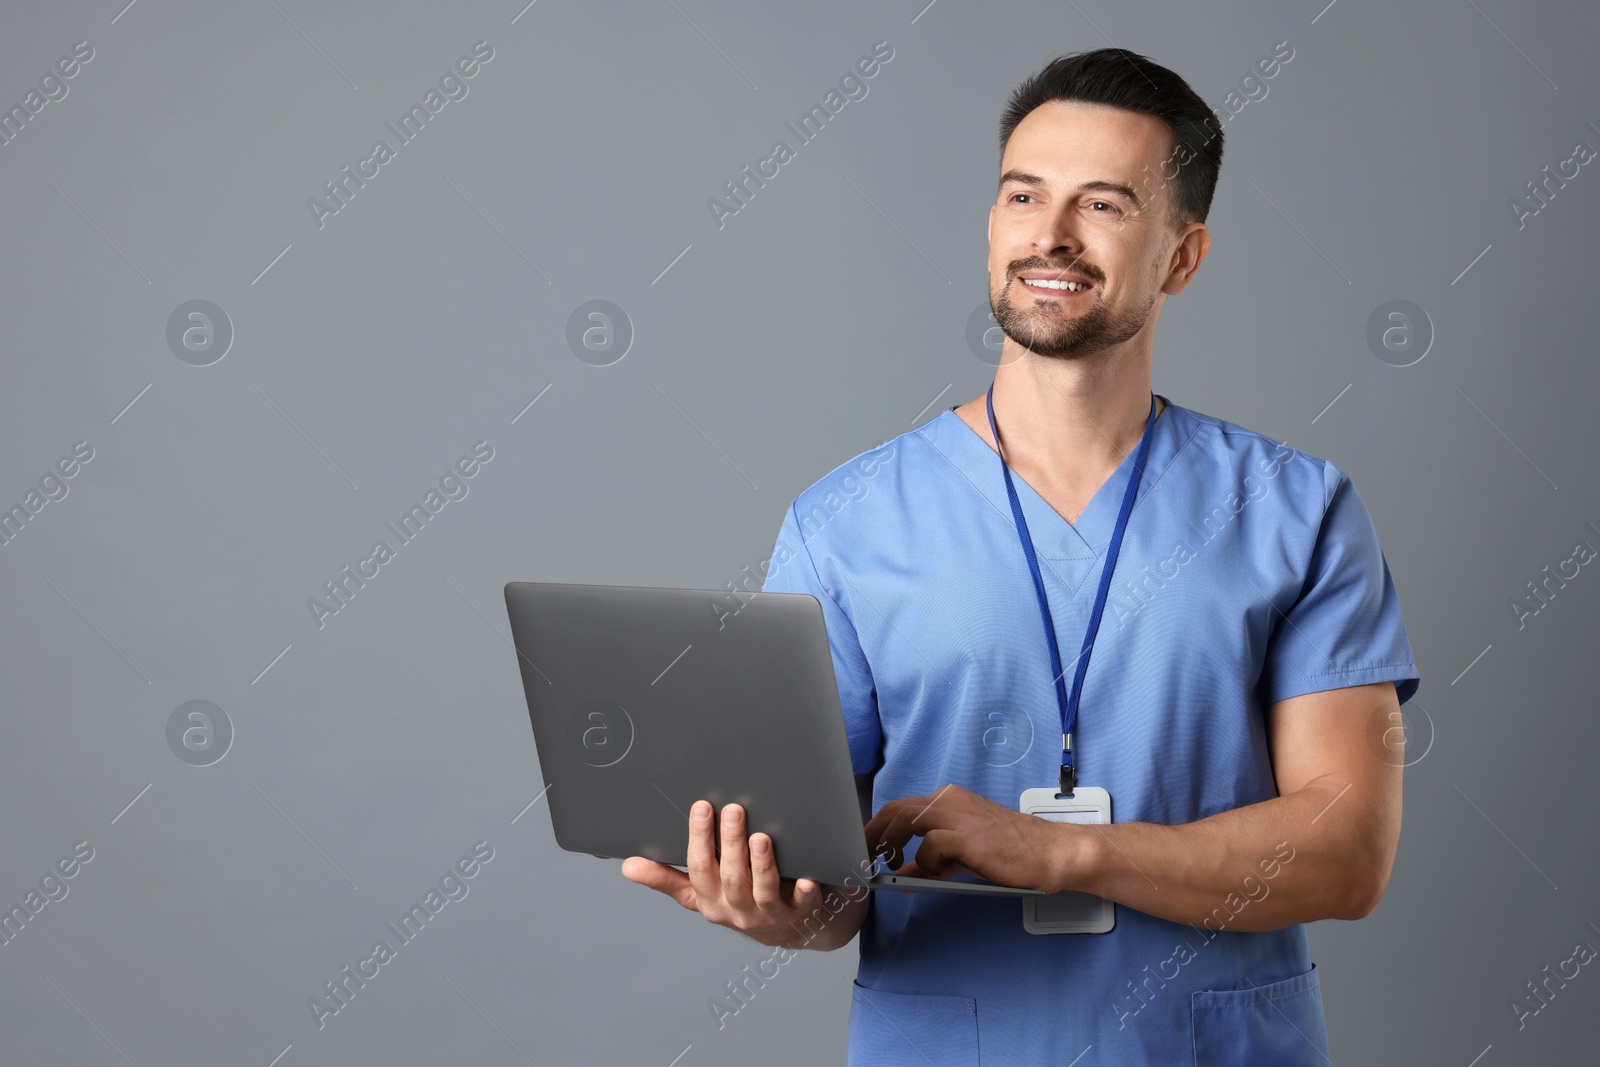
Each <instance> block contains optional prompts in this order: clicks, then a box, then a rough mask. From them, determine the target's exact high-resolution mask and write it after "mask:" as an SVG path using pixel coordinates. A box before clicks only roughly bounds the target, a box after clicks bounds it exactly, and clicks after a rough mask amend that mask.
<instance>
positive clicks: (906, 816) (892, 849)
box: [871, 797, 923, 867]
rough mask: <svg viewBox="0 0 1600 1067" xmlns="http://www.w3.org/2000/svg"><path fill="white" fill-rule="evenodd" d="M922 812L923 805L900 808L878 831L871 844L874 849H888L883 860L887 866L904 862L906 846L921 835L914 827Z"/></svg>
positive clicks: (920, 829) (921, 830) (919, 830)
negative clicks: (875, 838)
mask: <svg viewBox="0 0 1600 1067" xmlns="http://www.w3.org/2000/svg"><path fill="white" fill-rule="evenodd" d="M917 799H918V800H919V801H920V800H921V799H922V798H920V797H918V798H917ZM922 810H923V804H918V805H916V806H912V807H904V808H901V809H900V810H899V811H898V812H896V813H895V814H894V816H893V817H891V818H890V819H889V821H888V822H887V823H886V824H885V825H884V826H883V828H882V829H881V830H879V831H878V839H877V840H876V841H874V842H872V843H871V844H872V847H873V848H875V849H877V848H886V849H888V853H887V854H886V856H885V860H886V862H887V863H888V864H889V866H891V867H895V866H898V865H900V864H901V863H903V862H905V847H906V845H907V844H908V843H909V842H910V841H911V839H912V838H913V837H916V836H917V835H919V834H921V833H923V829H922V828H918V827H917V826H915V825H914V824H915V823H916V822H917V820H918V815H919V813H921V811H922Z"/></svg>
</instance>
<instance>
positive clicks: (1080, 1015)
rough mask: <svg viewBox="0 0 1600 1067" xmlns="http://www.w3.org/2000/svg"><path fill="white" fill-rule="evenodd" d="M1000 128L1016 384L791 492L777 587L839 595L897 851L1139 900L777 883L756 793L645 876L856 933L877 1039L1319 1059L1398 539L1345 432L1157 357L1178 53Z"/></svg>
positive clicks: (868, 770) (1185, 198) (770, 923)
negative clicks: (1054, 806)
mask: <svg viewBox="0 0 1600 1067" xmlns="http://www.w3.org/2000/svg"><path fill="white" fill-rule="evenodd" d="M1001 144H1002V153H1001V163H1000V172H1001V173H1000V185H999V191H998V196H997V198H996V202H995V204H994V205H993V206H992V207H991V208H990V209H989V288H990V302H991V306H992V308H993V311H994V315H995V320H996V322H998V323H999V325H1000V327H1001V328H1002V330H1003V331H1004V334H1005V340H1004V345H1003V350H1002V354H1001V365H1000V367H999V369H998V370H997V371H996V373H995V378H994V384H993V387H992V391H991V392H990V393H986V394H985V395H982V396H979V397H976V398H974V399H973V400H970V401H968V402H967V403H965V404H962V405H960V406H959V407H955V408H951V409H949V410H947V411H943V412H941V413H940V414H939V415H938V416H936V417H934V418H932V419H930V420H929V421H927V422H925V423H924V424H923V425H921V426H919V427H917V428H916V429H914V430H911V431H908V432H907V433H905V434H902V435H900V436H899V437H897V438H895V439H893V440H892V441H890V442H888V444H886V445H885V446H883V448H881V449H879V450H876V451H875V452H871V453H867V454H865V455H866V456H867V457H873V458H875V459H876V460H877V463H876V465H875V467H874V470H875V473H874V474H873V475H872V477H871V478H870V480H867V481H865V483H864V484H865V488H864V489H863V488H862V481H861V478H860V476H859V474H858V473H857V472H858V470H859V469H860V468H859V467H858V465H857V463H856V461H854V460H852V461H851V462H850V463H847V464H844V465H843V466H841V467H839V468H838V469H836V470H835V471H834V472H832V473H831V474H829V475H828V476H826V477H824V478H823V479H821V480H820V481H819V482H817V483H816V484H815V485H813V486H812V487H811V488H809V489H807V490H806V491H805V492H803V493H801V494H800V495H799V496H798V497H797V498H796V500H795V502H794V504H793V506H792V507H791V508H790V510H789V512H788V514H787V516H786V517H785V519H784V522H783V525H782V528H781V530H780V532H779V535H778V551H777V552H776V553H775V556H774V560H775V562H778V563H779V565H778V566H775V567H774V568H773V569H772V570H771V572H770V573H769V574H768V575H767V579H766V584H765V587H764V588H765V589H766V590H768V591H782V592H805V593H810V594H812V595H813V596H815V597H816V598H817V600H818V602H819V603H820V604H821V605H822V609H823V614H824V618H825V620H826V623H827V629H828V638H829V643H830V646H831V650H832V654H833V659H834V667H835V673H836V676H837V682H838V687H839V695H840V698H841V702H842V706H843V711H844V717H845V723H846V728H847V735H848V738H849V742H850V754H851V759H852V762H853V765H854V770H855V773H856V775H857V781H858V783H859V784H860V786H861V787H862V791H863V801H864V803H863V817H864V818H865V816H866V814H867V813H868V812H870V811H875V812H876V814H873V815H872V817H871V819H870V821H869V822H868V824H867V827H866V832H867V837H868V844H869V847H870V848H873V849H875V850H876V849H878V848H879V847H880V846H884V847H887V849H888V850H889V852H890V862H891V864H893V865H900V866H898V869H899V870H900V871H901V872H902V873H908V874H923V875H929V874H931V875H934V876H948V875H949V874H952V873H955V872H958V871H974V872H976V873H978V874H979V875H981V876H983V877H985V878H987V879H989V880H991V881H995V882H1001V883H1006V884H1010V885H1016V886H1025V887H1031V888H1039V889H1046V890H1049V891H1051V892H1057V891H1062V890H1076V891H1080V892H1086V893H1091V894H1094V895H1095V896H1098V897H1101V898H1104V899H1106V900H1109V901H1112V902H1114V905H1115V925H1114V927H1113V928H1112V929H1111V930H1110V931H1109V932H1105V933H1062V934H1040V933H1032V932H1029V930H1027V929H1025V928H1024V923H1023V908H1024V905H1023V903H1022V902H1020V901H1019V900H1017V899H1015V898H1009V899H981V898H978V897H974V896H956V895H945V894H939V893H916V894H901V893H893V892H887V893H877V894H861V895H860V896H859V897H858V898H857V899H849V900H846V899H843V894H844V892H845V890H843V888H842V887H819V886H817V885H816V884H815V883H814V882H811V881H809V880H804V879H802V880H799V881H798V882H789V881H786V880H783V881H780V879H779V878H778V877H777V874H776V871H775V868H774V866H773V863H772V852H771V843H770V841H768V840H767V839H766V836H765V835H763V834H756V835H752V836H751V837H749V838H748V839H747V838H746V836H745V832H744V828H743V824H742V822H741V817H742V813H741V812H740V811H739V809H738V806H737V805H733V804H730V805H727V806H726V807H725V808H724V809H723V812H722V816H723V818H722V821H721V826H720V830H717V831H714V830H713V828H712V822H711V820H710V818H709V817H706V818H704V819H697V818H696V817H695V816H699V815H708V814H709V807H710V806H709V805H708V804H706V803H705V802H704V801H701V802H699V803H697V805H696V809H697V811H695V812H692V813H691V822H690V826H689V834H690V851H689V863H688V867H689V873H688V874H683V873H681V872H678V871H676V870H674V869H672V868H669V867H664V866H663V865H661V864H654V863H651V862H649V861H647V860H644V859H642V858H637V857H635V858H630V859H629V860H627V861H626V862H625V863H624V873H625V874H626V875H627V876H628V877H630V878H632V879H634V880H636V881H639V882H642V883H643V884H645V885H648V886H651V887H653V888H656V889H658V890H661V891H662V892H666V893H669V894H671V895H672V896H673V897H674V898H675V899H677V900H678V902H679V903H680V904H683V905H684V906H685V907H687V908H692V909H694V910H697V911H699V912H701V913H702V914H703V915H704V916H705V917H706V918H707V919H709V920H711V921H712V922H716V923H719V924H721V925H725V926H730V927H732V928H734V929H737V930H741V931H742V932H744V933H746V934H747V935H749V936H751V937H753V938H755V939H756V940H758V941H761V942H763V943H764V944H769V945H775V946H776V945H790V946H792V947H796V948H800V947H808V948H823V949H827V948H835V947H838V946H839V945H841V944H844V943H846V942H848V940H849V939H850V938H851V937H852V936H854V935H855V934H856V933H857V932H858V929H859V932H860V934H861V960H860V967H859V970H858V973H857V979H856V982H855V989H854V1000H853V1004H852V1008H851V1012H850V1033H849V1048H850V1062H851V1063H861V1064H874V1065H884V1064H918V1065H924V1067H925V1065H927V1064H937V1065H943V1064H977V1063H979V1062H980V1060H979V1050H980V1049H981V1050H982V1062H983V1063H986V1064H1030V1065H1031V1064H1046V1063H1050V1064H1069V1063H1073V1064H1080V1065H1082V1067H1087V1065H1089V1064H1116V1065H1121V1067H1129V1065H1137V1064H1160V1065H1172V1064H1189V1063H1193V1064H1196V1065H1197V1067H1207V1065H1221V1064H1226V1065H1228V1067H1245V1065H1254V1064H1262V1065H1272V1067H1293V1065H1298V1064H1322V1063H1324V1062H1326V1055H1327V1037H1326V1029H1325V1025H1324V1019H1323V1010H1322V998H1321V992H1320V987H1319V983H1318V978H1317V973H1316V969H1315V967H1314V965H1313V963H1312V961H1311V959H1310V955H1309V950H1308V946H1307V938H1306V930H1305V926H1304V925H1303V924H1304V923H1306V922H1310V921H1314V920H1318V919H1327V918H1338V919H1358V918H1361V917H1362V916H1364V915H1366V914H1367V913H1368V912H1370V911H1371V910H1372V908H1373V907H1374V906H1375V905H1376V904H1377V902H1378V900H1379V899H1380V898H1381V897H1382V895H1383V891H1384V887H1385V885H1386V883H1387V880H1388V876H1389V871H1390V868H1391V865H1392V863H1393V858H1394V851H1395V847H1396V843H1397V841H1398V837H1399V830H1400V786H1401V771H1400V767H1399V763H1400V762H1401V761H1400V760H1399V759H1397V758H1394V755H1393V754H1392V753H1386V751H1385V743H1386V742H1389V741H1391V739H1392V736H1393V732H1394V729H1395V727H1394V724H1395V723H1396V722H1398V721H1399V714H1398V711H1399V704H1400V703H1403V702H1404V701H1405V700H1407V699H1409V698H1410V697H1411V695H1412V694H1413V693H1415V692H1416V690H1417V686H1418V674H1417V671H1416V668H1415V666H1414V664H1413V662H1412V654H1411V648H1410V645H1409V642H1408V640H1407V637H1406V633H1405V626H1404V622H1403V620H1402V617H1401V612H1400V605H1399V600H1398V598H1397V595H1396V592H1395V588H1394V585H1393V582H1392V581H1391V580H1390V576H1389V570H1388V565H1387V562H1386V560H1385V558H1384V556H1383V553H1382V551H1381V549H1380V547H1379V544H1378V540H1377V534H1376V532H1375V531H1374V528H1373V525H1372V521H1371V519H1370V518H1369V516H1368V513H1367V510H1366V507H1365V505H1364V503H1363V502H1362V500H1361V498H1360V496H1359V495H1357V493H1356V490H1355V487H1354V486H1353V485H1352V484H1351V482H1350V479H1349V478H1348V477H1347V476H1346V475H1345V474H1344V473H1343V472H1342V471H1340V470H1339V469H1338V468H1337V467H1336V466H1334V465H1333V464H1332V463H1330V462H1328V461H1326V460H1323V459H1320V458H1317V457H1315V456H1311V455H1308V454H1306V453H1303V452H1297V451H1295V450H1293V449H1289V448H1288V447H1287V446H1285V445H1280V444H1278V443H1276V442H1274V441H1272V440H1270V439H1269V438H1267V437H1264V436H1262V435H1260V434H1257V433H1254V432H1252V431H1250V430H1247V429H1244V428H1243V427H1240V426H1237V425H1235V424H1233V423H1230V422H1226V421H1223V420H1220V419H1217V418H1213V417H1211V416H1208V415H1203V414H1200V413H1199V412H1195V411H1191V410H1189V409H1187V408H1184V407H1182V406H1180V405H1177V404H1174V403H1172V402H1171V401H1169V400H1168V399H1167V398H1165V397H1160V396H1157V395H1154V394H1153V393H1152V391H1151V351H1152V346H1153V343H1154V339H1155V329H1156V321H1157V319H1158V317H1159V315H1160V312H1161V308H1162V306H1163V304H1164V303H1165V301H1166V298H1167V297H1168V296H1175V295H1177V294H1178V293H1181V292H1182V291H1183V290H1184V288H1185V287H1186V286H1187V285H1188V284H1189V282H1190V281H1191V280H1192V279H1193V277H1194V275H1195V272H1196V271H1197V270H1198V269H1199V267H1200V264H1201V262H1202V261H1203V260H1204V259H1205V256H1206V252H1207V250H1208V248H1209V245H1210V239H1209V235H1208V231H1207V229H1206V226H1205V219H1206V215H1207V212H1208V210H1209V207H1210V202H1211V196H1212V192H1213V190H1214V188H1215V185H1216V180H1217V173H1218V169H1219V166H1220V163H1221V156H1222V135H1221V132H1220V130H1219V129H1218V128H1217V126H1216V123H1215V120H1214V118H1213V115H1212V112H1211V111H1210V109H1208V108H1207V107H1206V105H1205V103H1204V102H1203V101H1202V100H1201V99H1200V98H1199V97H1198V96H1196V95H1195V94H1194V92H1193V91H1192V90H1191V89H1190V88H1189V86H1188V85H1187V84H1186V83H1185V82H1184V81H1183V79H1181V78H1179V77H1178V76H1177V75H1176V74H1174V73H1172V72H1171V71H1169V70H1167V69H1165V68H1164V67H1161V66H1158V65H1157V64H1155V63H1152V62H1151V61H1149V60H1148V59H1146V58H1144V57H1143V56H1139V55H1137V54H1135V53H1131V52H1127V51H1123V50H1119V49H1101V50H1099V51H1095V52H1090V53H1086V54H1078V55H1073V56H1067V57H1063V58H1061V59H1057V60H1056V61H1055V62H1053V63H1051V64H1050V65H1048V66H1047V67H1046V68H1045V69H1044V70H1043V71H1042V72H1041V73H1039V74H1038V75H1037V76H1035V77H1034V78H1032V79H1030V80H1029V81H1027V82H1026V83H1024V84H1023V85H1022V86H1021V87H1020V88H1019V89H1018V90H1017V91H1016V93H1015V94H1014V95H1013V98H1012V100H1011V103H1010V107H1009V108H1008V110H1007V112H1006V115H1005V117H1004V119H1003V121H1002V124H1001ZM1064 283H1070V284H1064ZM1186 348H1187V350H1188V351H1190V352H1192V351H1193V346H1186ZM991 397H992V405H993V406H992V411H993V422H991V416H990V410H991V408H990V399H991ZM992 427H995V428H998V429H999V439H998V440H996V435H995V433H994V432H993V429H992ZM1147 428H1148V440H1146V433H1147ZM1141 444H1143V447H1142V448H1141ZM1002 457H1003V459H1004V463H1002ZM1136 475H1137V477H1136ZM1008 481H1009V483H1010V488H1009V489H1008ZM1130 485H1131V486H1133V487H1134V495H1133V496H1132V498H1131V507H1130V506H1129V505H1128V504H1127V503H1125V492H1126V491H1127V490H1128V489H1129V487H1130ZM1013 494H1014V496H1013ZM842 496H847V497H848V498H849V502H848V504H847V505H846V506H834V505H835V504H836V503H837V502H838V501H839V500H840V499H841V497H842ZM1019 514H1020V515H1021V517H1022V518H1023V520H1024V521H1023V522H1020V523H1019V522H1017V521H1015V517H1016V516H1018V515H1019ZM1124 516H1125V518H1124ZM1119 527H1121V530H1120V535H1119ZM1030 549H1031V551H1030ZM1108 557H1115V559H1114V569H1113V570H1112V572H1111V578H1110V581H1109V585H1107V586H1106V587H1105V591H1104V593H1102V592H1101V587H1102V573H1103V572H1102V568H1103V566H1104V564H1105V561H1106V559H1107V558H1108ZM1035 564H1036V565H1037V569H1038V574H1039V576H1040V577H1039V578H1038V580H1037V581H1036V579H1035V577H1034V565H1035ZM1102 597H1103V598H1104V599H1103V604H1102V605H1101V608H1100V611H1101V612H1102V614H1101V615H1100V619H1101V621H1102V623H1103V625H1101V626H1100V627H1099V629H1098V631H1093V630H1092V629H1091V622H1092V620H1093V618H1094V616H1095V614H1096V602H1097V601H1098V600H1100V599H1101V598H1102ZM1041 598H1042V602H1043V604H1044V607H1043V608H1042V609H1041V606H1040V605H1041ZM1047 622H1048V625H1047ZM1051 630H1053V631H1054V638H1055V640H1056V642H1057V649H1058V655H1057V656H1055V657H1052V656H1051V652H1050V646H1049V641H1050V631H1051ZM1086 631H1087V632H1089V633H1092V634H1093V643H1092V644H1089V643H1088V642H1087V641H1080V635H1086ZM1085 647H1086V648H1087V651H1088V653H1089V657H1088V659H1087V664H1088V665H1087V666H1086V667H1085V668H1084V670H1083V671H1082V672H1081V673H1082V677H1081V679H1079V678H1078V677H1077V676H1078V674H1079V673H1080V672H1079V671H1078V668H1077V661H1078V660H1079V659H1081V658H1083V657H1084V652H1083V651H1082V649H1084V648H1085ZM1053 659H1054V660H1055V661H1058V662H1059V664H1060V666H1059V668H1057V667H1055V666H1053ZM1058 679H1060V681H1059V682H1058ZM1069 686H1071V687H1072V688H1074V689H1078V687H1079V686H1081V689H1079V690H1078V698H1079V699H1078V702H1077V703H1076V704H1074V703H1073V701H1072V698H1071V697H1069V696H1064V695H1063V694H1064V693H1065V691H1066V689H1067V688H1068V687H1069ZM1069 705H1071V707H1070V711H1071V718H1072V723H1071V725H1070V726H1067V727H1066V728H1065V729H1064V728H1063V724H1064V723H1065V722H1066V720H1067V719H1068V717H1069V715H1068V710H1069ZM1079 707H1081V715H1079V714H1078V709H1079ZM1058 712H1059V714H1058ZM1064 732H1065V733H1070V734H1071V737H1072V744H1071V750H1070V752H1068V751H1064V750H1063V746H1062V745H1061V744H1060V739H1061V735H1062V733H1064ZM1386 757H1387V758H1386ZM1069 768H1070V773H1069ZM1058 781H1060V782H1062V783H1066V784H1068V785H1070V784H1071V783H1073V782H1076V784H1077V785H1079V786H1087V787H1095V788H1102V789H1104V790H1106V791H1107V792H1108V793H1109V795H1110V798H1111V800H1110V803H1111V805H1112V809H1113V810H1112V814H1113V819H1112V822H1111V824H1110V825H1107V826H1086V825H1071V824H1062V823H1056V822H1050V821H1047V820H1045V819H1041V818H1039V817H1038V816H1036V815H1031V814H1023V813H1022V812H1020V811H1019V798H1020V796H1021V794H1022V792H1023V791H1024V790H1027V789H1034V788H1038V787H1042V786H1045V787H1055V786H1057V784H1058ZM714 833H720V836H721V858H720V860H719V859H718V858H717V855H716V850H715V845H714V842H713V834H714ZM913 839H916V848H915V850H914V855H913V856H912V858H911V859H910V861H909V862H904V863H903V865H901V864H902V860H903V853H902V850H904V849H905V848H906V846H908V845H910V844H911V843H912V841H913ZM813 916H815V917H816V918H818V919H825V920H826V922H825V924H824V925H823V926H822V927H821V931H820V933H817V932H816V931H817V923H816V922H813V923H811V924H809V925H807V924H805V923H804V920H805V919H806V918H808V917H813ZM802 929H805V930H807V931H809V932H810V936H809V937H807V938H806V939H804V940H803V941H802V939H801V938H800V937H798V936H797V934H798V933H799V932H800V931H801V930H802ZM1080 1057H1081V1058H1080Z"/></svg>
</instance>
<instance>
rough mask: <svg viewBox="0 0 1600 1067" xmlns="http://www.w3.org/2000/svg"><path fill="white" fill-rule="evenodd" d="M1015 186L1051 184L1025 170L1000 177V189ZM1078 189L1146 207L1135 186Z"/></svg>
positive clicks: (1085, 185)
mask: <svg viewBox="0 0 1600 1067" xmlns="http://www.w3.org/2000/svg"><path fill="white" fill-rule="evenodd" d="M1013 184H1015V185H1043V186H1049V184H1050V183H1049V182H1047V181H1045V180H1044V179H1043V178H1041V177H1039V176H1038V175H1037V174H1030V173H1029V172H1027V171H1025V170H1017V169H1015V168H1013V169H1011V170H1008V171H1006V172H1005V173H1004V174H1002V175H1000V188H1001V189H1004V188H1005V187H1006V186H1007V185H1013ZM1078 188H1079V189H1080V190H1082V191H1084V192H1095V193H1117V194H1120V195H1121V196H1124V197H1126V198H1127V199H1129V200H1131V201H1132V202H1133V203H1134V205H1135V206H1137V207H1144V201H1142V200H1140V199H1139V194H1138V193H1137V192H1135V191H1134V188H1133V186H1131V185H1127V184H1125V183H1123V182H1108V181H1099V180H1097V181H1090V182H1084V183H1083V184H1081V185H1079V186H1078Z"/></svg>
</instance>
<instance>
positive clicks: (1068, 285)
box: [1022, 278, 1089, 293]
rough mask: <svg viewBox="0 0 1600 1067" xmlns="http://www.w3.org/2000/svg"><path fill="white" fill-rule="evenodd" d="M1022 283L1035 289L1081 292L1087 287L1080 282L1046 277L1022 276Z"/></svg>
mask: <svg viewBox="0 0 1600 1067" xmlns="http://www.w3.org/2000/svg"><path fill="white" fill-rule="evenodd" d="M1022 284H1023V285H1030V286H1032V287H1033V288H1035V289H1066V290H1067V291H1068V292H1073V293H1081V292H1083V291H1084V290H1085V289H1088V288H1089V287H1088V286H1087V285H1084V284H1083V283H1082V282H1058V281H1051V280H1049V279H1046V278H1024V279H1022Z"/></svg>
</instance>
